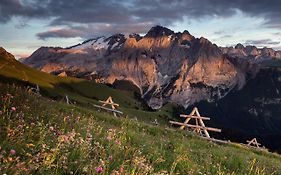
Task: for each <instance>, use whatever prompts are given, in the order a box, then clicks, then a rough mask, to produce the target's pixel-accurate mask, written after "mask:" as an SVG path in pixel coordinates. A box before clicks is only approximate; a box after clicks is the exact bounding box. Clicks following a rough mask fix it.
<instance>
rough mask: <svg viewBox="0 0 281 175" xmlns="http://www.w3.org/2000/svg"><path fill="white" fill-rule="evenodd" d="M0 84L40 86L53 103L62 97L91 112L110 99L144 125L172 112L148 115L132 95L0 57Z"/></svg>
mask: <svg viewBox="0 0 281 175" xmlns="http://www.w3.org/2000/svg"><path fill="white" fill-rule="evenodd" d="M0 81H2V82H3V81H4V82H14V81H16V82H17V83H18V82H23V83H27V84H30V85H31V86H33V87H35V86H36V84H37V85H39V87H40V90H41V92H42V94H44V95H45V96H48V97H51V98H53V99H57V100H58V99H63V98H64V97H65V95H67V96H68V97H69V99H70V100H71V101H72V102H73V101H75V102H76V103H78V104H80V105H82V106H87V107H89V108H92V104H99V102H98V100H104V99H106V98H107V97H108V96H112V97H113V100H114V101H115V102H116V103H119V104H120V108H119V109H120V110H121V111H123V112H124V113H125V115H128V116H129V117H133V118H135V117H137V118H138V119H140V120H145V121H147V122H148V121H154V119H156V118H157V119H158V121H160V122H162V123H164V122H165V121H166V119H167V118H169V116H170V114H171V113H172V112H173V106H174V105H171V104H167V105H166V106H165V107H164V108H162V110H161V111H157V112H148V111H145V110H144V108H143V107H142V104H141V102H140V101H138V100H137V99H135V96H134V94H133V93H132V92H128V91H119V90H115V89H113V88H110V87H108V86H106V85H102V84H96V83H94V82H90V81H87V80H83V79H77V78H71V77H57V76H53V75H50V74H47V73H44V72H41V71H38V70H35V69H33V68H31V67H28V66H26V65H23V64H21V63H19V62H18V61H16V60H13V59H7V58H6V57H5V56H1V55H0Z"/></svg>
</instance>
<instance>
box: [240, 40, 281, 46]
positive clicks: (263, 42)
mask: <svg viewBox="0 0 281 175" xmlns="http://www.w3.org/2000/svg"><path fill="white" fill-rule="evenodd" d="M278 44H280V42H279V41H272V40H271V39H261V40H247V41H245V45H257V46H265V45H278Z"/></svg>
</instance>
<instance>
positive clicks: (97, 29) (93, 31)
mask: <svg viewBox="0 0 281 175" xmlns="http://www.w3.org/2000/svg"><path fill="white" fill-rule="evenodd" d="M152 26H153V24H151V23H136V24H128V25H116V24H115V25H110V24H99V25H91V24H90V25H84V26H72V27H65V28H53V29H50V30H47V31H45V32H40V33H37V34H36V35H37V37H38V38H39V39H41V40H45V39H47V38H74V37H81V38H83V39H89V38H93V37H97V36H100V34H101V33H102V34H104V35H105V36H106V35H111V34H114V33H123V34H130V33H131V32H132V31H134V32H136V33H142V32H143V31H144V30H145V29H146V28H147V27H152Z"/></svg>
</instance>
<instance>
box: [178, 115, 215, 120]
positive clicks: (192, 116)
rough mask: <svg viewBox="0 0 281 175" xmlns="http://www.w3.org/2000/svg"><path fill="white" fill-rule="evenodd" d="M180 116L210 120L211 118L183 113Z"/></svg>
mask: <svg viewBox="0 0 281 175" xmlns="http://www.w3.org/2000/svg"><path fill="white" fill-rule="evenodd" d="M180 117H183V118H195V119H202V120H211V118H209V117H201V116H200V117H199V116H195V115H185V114H181V115H180Z"/></svg>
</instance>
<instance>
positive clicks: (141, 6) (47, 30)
mask: <svg viewBox="0 0 281 175" xmlns="http://www.w3.org/2000/svg"><path fill="white" fill-rule="evenodd" d="M280 9H281V0H270V1H269V0H231V1H228V0H173V1H172V0H0V46H1V47H4V48H5V49H6V50H8V51H9V52H11V53H12V54H14V55H15V56H16V57H17V58H21V57H27V56H29V55H30V54H32V52H34V51H35V50H36V49H38V48H39V47H41V46H59V47H68V46H72V45H76V44H78V43H81V42H82V41H84V40H87V39H90V38H94V37H98V36H110V35H112V34H116V33H123V34H130V33H140V34H145V33H146V32H147V31H148V30H149V29H150V28H151V27H153V26H155V25H161V26H165V27H168V28H170V29H171V30H173V31H175V32H182V31H184V30H188V31H189V32H190V33H191V34H192V35H193V36H195V37H198V38H199V37H201V36H203V37H205V38H207V39H209V40H210V41H211V42H213V43H215V44H217V45H219V46H234V45H236V44H237V43H242V44H243V45H256V46H257V47H271V48H274V49H275V50H281V10H280Z"/></svg>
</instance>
